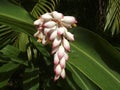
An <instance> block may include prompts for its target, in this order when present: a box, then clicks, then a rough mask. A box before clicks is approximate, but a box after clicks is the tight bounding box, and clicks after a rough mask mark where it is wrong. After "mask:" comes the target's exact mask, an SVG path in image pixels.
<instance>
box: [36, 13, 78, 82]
mask: <svg viewBox="0 0 120 90" xmlns="http://www.w3.org/2000/svg"><path fill="white" fill-rule="evenodd" d="M75 23H77V21H76V19H75V18H74V17H73V16H64V15H63V14H62V13H59V12H57V11H53V12H51V13H45V14H43V15H41V16H40V18H39V19H37V20H36V21H34V25H35V26H36V27H37V32H36V33H35V34H34V36H35V37H37V38H38V40H37V41H38V42H42V44H43V45H46V44H48V43H49V42H51V43H52V51H51V53H52V54H53V55H54V72H55V77H54V80H55V81H56V80H58V79H59V77H60V76H61V77H62V78H65V76H66V75H65V66H66V61H67V60H68V57H69V56H68V52H70V44H69V41H74V35H73V34H72V33H70V32H69V31H68V29H69V28H72V25H73V24H75Z"/></svg>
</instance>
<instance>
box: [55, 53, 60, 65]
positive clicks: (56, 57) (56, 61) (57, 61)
mask: <svg viewBox="0 0 120 90" xmlns="http://www.w3.org/2000/svg"><path fill="white" fill-rule="evenodd" d="M59 61H60V60H59V58H58V55H57V54H55V55H54V64H55V65H57V64H58V63H59Z"/></svg>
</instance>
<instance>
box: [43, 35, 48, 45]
mask: <svg viewBox="0 0 120 90" xmlns="http://www.w3.org/2000/svg"><path fill="white" fill-rule="evenodd" d="M42 44H43V45H46V44H47V40H46V37H45V36H44V37H43V38H42Z"/></svg>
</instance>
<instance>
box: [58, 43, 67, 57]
mask: <svg viewBox="0 0 120 90" xmlns="http://www.w3.org/2000/svg"><path fill="white" fill-rule="evenodd" d="M64 52H65V49H64V47H63V46H62V45H60V47H59V49H58V58H59V59H61V58H62V57H63V56H64Z"/></svg>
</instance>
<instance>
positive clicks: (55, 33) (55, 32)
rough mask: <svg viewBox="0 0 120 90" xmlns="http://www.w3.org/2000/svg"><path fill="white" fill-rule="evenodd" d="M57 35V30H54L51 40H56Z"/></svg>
mask: <svg viewBox="0 0 120 90" xmlns="http://www.w3.org/2000/svg"><path fill="white" fill-rule="evenodd" d="M56 37H57V31H56V30H55V31H53V32H52V33H51V35H50V38H49V39H50V40H54V39H55V38H56Z"/></svg>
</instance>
